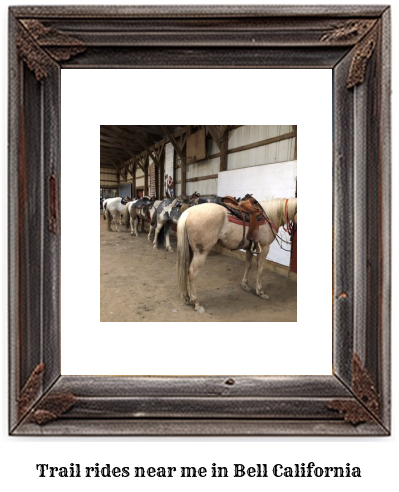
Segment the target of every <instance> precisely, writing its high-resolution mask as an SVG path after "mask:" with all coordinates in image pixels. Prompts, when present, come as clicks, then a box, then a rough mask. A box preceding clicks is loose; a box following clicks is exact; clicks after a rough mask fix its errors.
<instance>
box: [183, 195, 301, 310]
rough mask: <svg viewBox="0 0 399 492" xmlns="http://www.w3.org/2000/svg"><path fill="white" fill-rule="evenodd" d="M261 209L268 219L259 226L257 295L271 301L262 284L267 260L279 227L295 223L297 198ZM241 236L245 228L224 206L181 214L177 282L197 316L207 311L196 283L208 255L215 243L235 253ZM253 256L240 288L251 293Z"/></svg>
mask: <svg viewBox="0 0 399 492" xmlns="http://www.w3.org/2000/svg"><path fill="white" fill-rule="evenodd" d="M261 206H262V207H263V210H264V211H265V215H266V217H265V218H267V220H266V221H265V222H264V223H263V224H262V225H260V226H259V243H260V245H261V252H260V254H258V255H257V263H258V265H257V266H258V270H257V278H256V294H257V295H258V296H259V297H261V298H262V299H268V296H267V295H266V294H265V293H264V292H263V289H262V283H261V275H262V271H263V266H264V263H265V259H266V256H267V254H268V253H269V248H270V245H271V243H272V242H273V241H274V239H275V237H276V231H278V229H279V228H280V226H283V225H287V223H292V221H293V222H295V223H296V220H297V199H296V198H290V199H289V200H288V199H285V198H281V199H275V200H271V201H268V202H261ZM242 236H243V226H242V225H239V224H235V223H232V222H229V220H228V211H227V209H226V208H224V207H223V206H221V205H217V204H215V203H204V204H203V205H201V206H200V207H191V208H189V209H188V210H186V211H185V212H184V213H183V214H182V215H181V217H180V219H179V222H178V224H177V255H178V260H177V267H178V268H177V271H178V283H179V287H180V291H181V294H182V298H183V299H184V301H185V303H186V304H192V305H194V309H195V310H196V311H197V312H198V313H204V312H205V309H204V308H203V306H201V305H200V303H199V301H198V299H197V291H196V287H195V281H196V278H197V276H198V273H199V270H200V268H201V266H202V265H203V264H204V262H205V260H206V257H207V255H208V253H209V252H210V251H211V249H212V248H213V246H215V244H216V243H217V244H220V245H222V246H224V247H225V248H227V249H230V250H235V249H237V247H238V245H239V244H240V242H241V240H242ZM248 246H249V242H248V241H246V243H245V245H244V246H243V249H246V248H248ZM252 256H253V255H252V252H250V251H249V250H248V249H247V251H246V262H245V272H244V277H243V279H242V282H241V287H242V288H243V289H244V290H246V291H250V288H249V286H248V272H249V270H250V268H251V264H252Z"/></svg>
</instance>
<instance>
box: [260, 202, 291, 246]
mask: <svg viewBox="0 0 399 492" xmlns="http://www.w3.org/2000/svg"><path fill="white" fill-rule="evenodd" d="M258 205H259V207H260V209H261V211H262V215H263V217H264V218H265V219H266V222H267V223H268V224H269V226H270V229H271V231H272V233H273V234H274V237H275V239H276V241H277V244H278V245H279V246H280V248H281V249H282V250H283V251H288V252H290V251H291V250H290V249H285V248H283V246H282V243H283V242H284V243H286V244H292V243H293V242H294V241H293V237H294V235H295V232H296V225H295V224H294V221H293V220H289V219H288V198H287V199H286V200H285V202H284V203H283V205H282V210H281V214H280V215H279V224H278V227H277V226H276V225H275V224H274V222H273V221H272V220H271V219H270V218H269V217H268V215H267V214H266V212H265V210H264V208H263V207H262V205H261V204H260V203H258ZM282 216H283V217H284V219H285V220H284V221H283V222H282V221H281V217H282ZM281 226H283V229H284V231H285V232H286V233H287V234H289V235H290V237H291V241H286V240H285V239H283V238H282V237H281V236H279V234H278V231H279V229H280V227H281ZM279 240H280V241H281V242H280V243H279Z"/></svg>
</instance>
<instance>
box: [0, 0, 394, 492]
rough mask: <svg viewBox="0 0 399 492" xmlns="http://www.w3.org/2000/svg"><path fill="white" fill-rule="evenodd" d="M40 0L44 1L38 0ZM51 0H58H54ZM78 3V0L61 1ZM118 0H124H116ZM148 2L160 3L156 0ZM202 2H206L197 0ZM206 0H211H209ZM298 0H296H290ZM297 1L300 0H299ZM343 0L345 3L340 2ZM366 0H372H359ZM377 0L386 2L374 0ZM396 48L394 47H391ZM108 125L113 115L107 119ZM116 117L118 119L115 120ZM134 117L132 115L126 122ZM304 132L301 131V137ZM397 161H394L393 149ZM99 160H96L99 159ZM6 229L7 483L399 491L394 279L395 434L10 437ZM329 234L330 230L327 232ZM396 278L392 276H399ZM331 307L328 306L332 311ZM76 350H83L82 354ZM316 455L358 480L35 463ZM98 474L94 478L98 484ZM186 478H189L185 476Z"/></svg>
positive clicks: (16, 486)
mask: <svg viewBox="0 0 399 492" xmlns="http://www.w3.org/2000/svg"><path fill="white" fill-rule="evenodd" d="M26 3H27V2H26V1H25V2H18V1H14V2H12V4H14V5H15V4H26ZM34 3H35V4H39V3H43V2H34ZM52 3H53V4H54V3H56V2H54V1H53V2H52ZM63 3H65V4H66V3H75V2H67V1H65V2H63ZM85 3H86V4H89V3H95V4H99V3H102V2H100V1H99V0H96V1H95V2H89V1H86V2H85ZM118 3H120V4H122V3H125V2H123V1H122V0H119V2H118ZM151 3H157V2H156V1H155V0H152V2H151ZM174 3H175V4H176V3H179V2H178V1H177V0H176V1H175V2H174ZM184 3H188V1H186V2H184ZM198 3H201V2H198ZM206 3H207V4H209V3H210V1H209V0H208V1H207V2H206ZM222 3H235V2H233V0H231V1H229V2H223V0H219V1H218V4H222ZM253 3H256V2H253ZM285 3H286V4H288V3H293V2H289V1H287V2H285ZM294 3H295V2H294ZM306 3H307V4H310V3H314V4H320V3H324V2H321V1H317V2H310V1H307V2H306ZM337 3H346V2H337ZM360 3H367V2H360ZM371 3H373V4H377V3H385V2H378V1H377V0H374V1H373V2H371ZM6 8H7V4H6V3H3V4H2V7H1V10H2V14H3V15H2V26H1V27H2V29H1V33H2V36H1V39H2V111H1V115H2V132H1V137H2V141H3V145H2V157H3V159H2V161H3V167H2V178H3V179H2V183H3V187H2V204H3V207H2V219H3V223H4V224H5V223H6V217H7V213H6V196H7V187H6V182H7V175H6V166H5V162H6V159H7V154H6V141H7V131H6V124H7V111H6V108H7V90H6V77H7V76H6V74H7V68H6V67H7V65H6V63H7V61H6V60H7V50H6V39H7V11H6ZM393 10H394V11H393V23H394V28H393V32H392V35H393V42H394V48H397V42H396V41H397V36H396V31H397V25H398V24H397V23H398V21H399V19H398V16H397V15H396V12H395V8H394V9H393ZM395 52H396V49H394V53H395ZM396 76H397V69H396V67H394V73H393V82H394V84H395V82H396ZM393 99H394V103H395V109H397V108H396V106H397V105H396V97H395V93H394V97H393ZM395 116H396V115H395V114H394V118H393V135H395V128H396V117H395ZM106 123H107V124H108V123H109V122H106ZM118 123H119V122H118ZM129 123H130V121H129ZM301 138H302V136H301ZM393 150H394V154H393V162H395V160H396V159H395V156H396V152H395V150H396V149H395V148H394V149H393ZM96 165H97V164H96ZM393 173H394V191H395V189H396V187H397V173H396V171H395V166H393ZM397 209H398V202H397V194H396V196H395V192H394V193H393V222H394V223H395V215H396V214H395V210H397ZM396 230H397V228H394V231H393V234H394V236H393V251H395V249H397V248H395V246H396V243H397V232H396ZM5 232H6V228H5V227H3V236H2V242H1V246H2V259H3V262H2V268H3V275H2V279H3V280H2V289H3V296H2V300H3V309H2V321H3V332H2V364H1V369H2V375H1V382H2V405H1V411H2V416H1V447H0V453H1V463H2V466H1V475H0V481H1V483H0V486H1V487H2V490H11V489H13V490H28V489H29V490H41V491H47V490H48V491H50V490H51V491H53V490H54V489H57V490H58V491H64V490H70V489H71V488H72V487H73V489H74V490H76V491H80V490H82V491H83V490H88V489H89V490H90V489H91V488H94V487H95V490H96V491H102V490H104V491H107V492H108V491H109V490H110V489H114V490H117V491H132V490H140V491H150V492H153V491H155V490H159V489H160V488H161V487H162V489H163V490H174V491H180V490H181V491H183V490H184V491H186V490H188V489H189V490H191V491H196V490H201V491H202V490H203V489H204V488H205V487H206V488H207V489H208V490H219V489H221V488H222V487H223V488H228V489H229V490H230V491H240V492H242V490H243V489H247V490H249V491H262V492H263V491H265V490H268V491H273V492H274V491H277V490H279V491H281V492H284V491H288V490H290V491H291V490H292V489H295V490H296V491H302V490H303V491H305V490H306V491H313V490H314V491H319V490H320V489H323V490H324V491H332V490H336V489H337V487H339V488H340V490H342V491H352V490H376V489H382V488H385V489H386V490H389V491H391V490H395V487H396V485H397V483H398V467H397V456H398V453H399V446H398V437H397V415H398V411H397V404H398V400H397V394H398V384H397V362H396V360H395V354H397V353H398V350H397V334H396V330H395V327H396V326H397V321H398V319H397V309H396V308H395V299H396V298H397V294H398V293H397V288H396V282H394V285H393V293H392V294H393V295H392V298H393V304H394V308H395V309H394V311H393V319H392V327H393V355H394V357H393V409H394V415H393V426H392V432H393V434H392V436H391V437H389V438H364V439H355V438H326V437H321V438H289V437H287V438H249V437H242V438H238V437H236V438H126V439H123V438H101V437H98V438H91V439H88V438H77V437H69V438H68V437H64V438H27V437H20V438H16V437H13V438H10V437H8V436H7V355H6V354H7V335H6V328H5V327H6V325H7V313H6V306H7V295H6V289H7V281H6V272H7V252H6V249H7V238H6V233H5ZM328 237H330V236H328ZM396 264H397V262H396V260H395V257H394V258H393V267H394V271H395V267H396ZM394 279H395V277H394ZM329 312H330V311H329ZM78 355H79V354H78ZM309 461H314V462H316V463H317V464H318V465H322V466H334V465H343V466H344V465H345V464H346V463H351V465H353V466H360V467H361V469H362V478H361V479H323V478H320V479H316V478H315V479H299V478H298V479H273V478H268V479H261V478H251V479H249V478H248V479H237V478H236V479H234V478H228V479H226V478H225V479H219V480H216V479H209V478H202V479H199V478H198V479H185V480H183V479H162V480H161V479H140V480H137V479H136V480H135V479H99V478H98V479H91V481H88V479H83V478H82V479H43V478H41V479H40V478H38V473H37V472H36V470H35V464H36V463H49V464H51V465H53V466H63V465H64V466H68V465H69V463H71V462H74V463H81V464H82V465H84V466H92V465H93V464H94V463H100V464H101V465H103V464H105V463H110V464H111V465H112V466H130V467H133V466H138V465H142V466H151V465H152V466H177V467H178V466H185V465H187V466H190V465H193V466H197V467H199V466H206V467H207V468H210V467H211V465H212V463H217V465H219V466H228V467H229V468H230V467H231V466H232V465H233V464H234V463H243V464H246V465H247V466H251V465H253V464H256V463H268V464H269V465H270V464H275V463H282V464H285V465H292V464H294V463H302V462H305V463H307V462H309ZM93 480H94V485H93ZM187 480H189V482H187Z"/></svg>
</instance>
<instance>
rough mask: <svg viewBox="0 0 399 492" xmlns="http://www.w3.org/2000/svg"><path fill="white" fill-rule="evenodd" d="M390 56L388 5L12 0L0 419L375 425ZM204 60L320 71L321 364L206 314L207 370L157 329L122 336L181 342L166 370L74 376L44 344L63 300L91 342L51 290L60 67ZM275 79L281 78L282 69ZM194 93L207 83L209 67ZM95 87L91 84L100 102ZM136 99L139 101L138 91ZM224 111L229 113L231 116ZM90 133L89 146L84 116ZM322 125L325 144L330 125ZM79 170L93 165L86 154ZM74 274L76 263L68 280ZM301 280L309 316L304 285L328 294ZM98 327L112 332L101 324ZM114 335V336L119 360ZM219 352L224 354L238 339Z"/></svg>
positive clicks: (229, 427)
mask: <svg viewBox="0 0 399 492" xmlns="http://www.w3.org/2000/svg"><path fill="white" fill-rule="evenodd" d="M390 56H391V54H390V8H389V7H388V6H361V5H358V6H350V7H349V6H335V7H333V6H316V7H310V6H307V7H300V6H244V5H243V6H229V7H223V6H156V7H155V6H153V7H146V6H131V7H117V6H104V7H100V6H98V7H88V6H73V7H72V6H71V7H69V6H64V7H45V6H29V7H11V8H10V9H9V196H8V200H9V224H10V226H9V368H10V369H9V370H10V377H9V433H10V434H11V435H33V436H35V435H40V436H56V435H58V436H60V435H61V436H67V435H78V436H90V435H92V436H98V435H107V436H115V435H120V436H133V435H143V436H151V435H161V436H163V435H185V436H188V435H202V436H203V435H214V436H223V435H234V436H238V435H258V436H260V435H273V436H287V435H294V436H336V435H342V436H366V435H367V436H386V435H389V434H390V428H391V409H390V377H391V374H390V310H391V301H390V295H391V232H390V228H391V187H390V186H391V162H390V148H391V142H390V138H391V128H390V92H391V86H390V83H391V82H390V60H391V58H390ZM216 69H217V70H226V71H231V73H234V70H241V71H243V70H245V71H247V72H248V74H250V77H251V78H254V79H255V78H256V77H257V75H258V76H259V74H260V73H261V71H262V70H271V71H277V70H286V71H287V74H290V76H291V71H295V70H297V71H298V74H299V72H301V73H306V71H309V75H310V76H308V84H309V85H312V84H315V86H316V85H317V84H318V83H319V82H318V80H319V79H316V78H312V76H311V75H312V74H313V73H315V72H314V71H315V70H322V71H326V73H329V74H330V76H331V77H330V80H331V78H332V84H331V86H329V87H332V90H331V93H332V130H333V131H332V152H331V153H330V155H332V159H331V160H328V161H327V162H325V161H324V162H319V165H320V167H323V169H327V172H328V174H329V175H330V176H331V174H332V204H331V194H330V195H327V196H328V197H329V198H328V200H327V202H328V203H327V204H326V203H324V202H323V196H321V195H320V194H319V195H318V194H315V196H314V197H313V203H312V213H313V214H314V215H315V221H316V222H317V224H318V234H320V230H321V231H322V235H323V240H322V241H320V243H318V244H320V245H321V247H322V248H323V249H324V254H325V255H327V256H329V254H330V247H331V246H330V245H331V244H332V279H333V281H332V319H331V314H330V311H329V310H328V312H325V313H324V314H325V316H323V317H322V318H320V319H319V322H320V326H323V327H324V328H327V329H328V331H329V333H330V335H329V336H330V339H332V354H331V357H332V358H331V360H329V362H328V363H329V365H330V367H331V373H328V374H324V375H306V373H303V374H300V375H284V374H287V372H285V371H284V368H281V369H280V368H279V369H277V370H276V371H270V369H269V368H267V369H265V370H263V369H262V344H259V342H258V343H257V342H256V339H254V340H253V339H250V340H249V338H251V337H250V336H249V335H248V332H246V327H245V326H240V327H239V329H238V331H237V327H236V326H234V323H231V326H230V325H229V324H228V323H225V326H223V332H221V333H222V337H221V339H220V341H218V343H215V341H214V340H213V339H212V336H213V333H212V332H214V331H215V326H217V325H216V324H212V325H211V324H208V326H212V329H211V330H209V328H208V331H206V328H204V331H203V332H201V331H198V332H197V333H196V335H197V337H196V339H193V341H192V344H193V345H196V344H197V343H198V346H197V345H196V347H197V351H200V350H211V351H212V356H213V358H214V359H218V360H219V361H220V362H221V364H220V367H221V368H220V369H218V370H217V371H216V370H215V371H213V370H212V369H211V370H208V368H206V367H205V365H206V363H207V361H206V357H203V359H204V361H203V364H204V368H203V369H201V367H199V368H198V369H196V370H195V372H192V371H190V370H186V368H187V367H188V366H185V364H184V361H185V360H188V359H190V352H189V351H184V352H185V353H181V354H178V353H176V347H175V346H176V343H175V341H174V340H173V337H170V336H169V339H168V337H167V336H166V338H165V343H163V349H162V350H161V351H160V352H156V353H155V352H151V347H149V348H147V347H146V346H145V345H140V346H139V347H134V351H133V350H132V354H133V355H132V357H133V356H135V355H136V354H137V353H138V352H142V353H143V354H144V359H145V358H147V359H148V360H149V361H152V360H155V359H157V360H158V361H161V365H162V361H166V360H167V359H168V358H169V359H171V358H176V357H178V356H181V360H180V366H181V372H179V373H175V372H174V371H173V372H166V373H164V372H160V371H158V370H157V369H154V370H151V364H150V366H149V367H147V366H145V368H144V369H142V370H140V369H138V370H137V371H133V372H134V373H133V374H129V373H124V372H121V371H120V370H115V371H113V370H112V368H111V369H108V368H107V372H105V373H101V374H100V373H99V371H97V370H96V366H95V365H94V362H93V365H92V368H93V371H92V372H91V373H90V374H91V375H72V374H70V373H69V372H68V373H67V374H64V373H63V371H61V347H62V346H64V343H66V341H65V340H66V338H64V333H65V331H66V327H65V326H63V329H62V330H63V335H62V338H61V325H62V323H64V322H61V321H62V319H63V313H64V312H65V311H67V310H70V311H71V313H72V314H73V320H72V323H74V324H76V325H77V326H78V328H79V332H80V334H78V335H77V336H76V335H75V336H74V339H73V345H74V350H75V358H80V359H83V358H85V359H86V360H87V362H88V364H89V367H90V361H91V360H92V358H91V357H92V353H91V352H94V351H95V349H96V346H95V345H92V347H91V348H89V347H88V346H87V345H85V344H84V343H83V339H84V337H85V336H86V335H85V333H86V334H87V332H88V323H89V321H88V322H86V321H84V322H83V321H81V316H80V314H81V311H80V310H79V309H76V306H70V307H69V306H66V305H65V301H63V302H64V303H63V304H62V309H61V300H62V297H63V293H64V291H63V289H61V281H62V272H61V263H62V261H64V260H65V258H68V254H70V255H71V254H72V253H71V251H68V248H67V247H65V246H63V248H62V249H61V231H63V234H64V233H65V231H66V230H68V229H66V228H65V227H63V226H62V224H64V223H65V220H66V219H65V218H66V214H64V213H63V215H62V216H61V202H62V204H63V211H64V210H65V208H66V207H68V208H69V204H70V203H71V201H72V200H73V198H74V195H73V193H71V195H70V196H65V191H64V190H65V188H64V187H62V190H63V193H62V197H61V185H62V183H63V179H64V177H65V176H66V175H67V173H66V172H65V166H66V163H65V160H63V161H62V159H61V148H62V149H64V148H66V147H73V145H74V141H73V140H71V139H69V138H67V139H66V138H65V137H64V133H63V128H62V125H61V121H62V122H63V125H64V121H63V120H62V113H63V112H64V113H65V112H66V111H67V110H66V109H64V106H63V104H64V103H63V102H62V99H63V97H64V96H63V89H64V92H66V86H65V84H64V79H63V83H62V84H61V72H63V73H66V74H68V73H73V72H75V73H79V74H80V75H83V76H85V75H86V76H87V78H88V79H89V77H90V73H93V72H96V71H97V74H96V75H97V77H100V76H101V74H102V71H103V70H106V71H108V72H110V73H112V74H114V75H115V74H118V75H119V74H121V76H122V74H123V73H125V74H126V73H128V71H131V70H135V71H139V70H142V73H143V77H144V78H148V80H150V78H151V77H158V84H159V91H162V74H161V75H160V73H159V72H160V71H164V73H165V80H166V73H167V72H170V71H173V70H175V71H176V74H179V75H180V73H181V72H179V71H182V70H189V71H190V75H192V77H195V75H196V74H200V73H204V71H205V70H216ZM135 76H137V77H140V73H138V72H135ZM89 80H91V79H89ZM185 80H186V81H187V80H188V81H189V80H190V79H189V78H188V79H184V78H181V77H176V81H175V83H176V84H179V83H182V84H185V85H188V84H189V82H184V81H185ZM291 81H292V85H293V86H294V85H295V84H296V78H295V75H294V76H292V77H291ZM91 83H92V85H93V84H95V81H93V82H91ZM208 90H209V91H210V92H213V93H214V94H216V95H217V94H218V93H219V92H221V93H220V97H221V98H222V96H223V91H221V89H220V86H219V85H218V84H216V83H215V82H214V81H213V83H210V84H209V87H208ZM167 93H168V94H170V91H167ZM75 94H77V92H76V91H75ZM110 94H111V96H112V92H111V93H110ZM139 96H140V95H139ZM77 100H78V99H76V101H77ZM105 100H106V97H104V101H101V99H99V106H100V107H101V104H104V105H105V104H106V103H105ZM176 100H177V101H176V103H177V102H178V97H176ZM330 103H331V99H328V101H327V105H330ZM75 104H76V106H77V107H76V118H81V117H82V115H81V114H80V112H81V111H82V108H81V106H80V105H79V103H77V102H75ZM73 105H74V103H73V102H72V104H70V105H69V106H70V107H71V106H72V107H73ZM158 105H159V103H158ZM311 106H312V100H311V99H309V107H311ZM155 107H158V106H157V105H156V104H155ZM61 108H63V111H61ZM148 110H149V113H151V114H152V113H153V111H154V110H153V109H152V108H151V107H150V106H148ZM195 117H198V116H195ZM154 118H155V116H154V114H152V119H150V120H148V121H147V122H156V121H155V120H154ZM237 118H238V119H239V120H241V121H242V120H243V119H244V118H245V115H241V114H238V115H237ZM134 121H137V120H134ZM159 121H160V122H162V119H161V120H159ZM139 122H141V121H139ZM206 122H209V121H206ZM219 122H220V120H219ZM230 122H232V123H234V122H240V121H230ZM288 122H293V121H292V120H291V121H288ZM110 123H114V124H130V120H127V122H121V121H118V122H117V123H115V122H110V121H105V122H102V123H101V124H110ZM87 131H88V133H89V132H90V131H91V130H90V129H88V130H87ZM212 131H213V132H214V133H215V134H217V131H221V128H219V129H218V127H217V126H215V127H213V128H212ZM95 132H97V145H98V133H99V128H98V126H97V127H96V128H95ZM298 132H300V128H299V127H298ZM328 132H329V141H330V143H331V126H330V127H329V129H328V128H327V133H328ZM61 135H62V138H61ZM330 145H331V144H330ZM330 150H331V147H330ZM299 152H300V149H299ZM194 154H195V152H194ZM194 154H193V155H194ZM299 155H300V154H299ZM78 157H79V156H78V155H77V156H76V158H77V159H78ZM300 161H301V157H299V162H300ZM85 163H86V164H87V162H86V161H85ZM90 166H92V167H91V168H90ZM330 166H332V167H330ZM86 167H88V168H89V169H91V170H90V172H91V175H92V176H98V174H97V173H98V163H96V159H95V157H94V159H93V163H92V164H90V165H89V166H86ZM63 169H64V171H63ZM300 172H301V171H299V174H300ZM76 179H77V182H76V183H75V186H77V187H83V186H84V183H86V182H87V181H85V180H83V179H82V177H81V176H80V177H79V175H76ZM93 179H94V178H93ZM96 179H97V178H96ZM309 179H311V177H310V178H309ZM96 183H97V184H96V189H97V191H98V181H96ZM161 184H163V183H161ZM174 184H175V183H174ZM83 194H84V193H83ZM305 200H306V199H304V201H305ZM325 201H326V200H325ZM64 207H65V208H64ZM96 210H97V211H98V207H97V209H96ZM300 210H301V205H300ZM303 210H306V208H305V207H304V208H303ZM331 211H332V218H331ZM76 215H79V214H76ZM305 215H306V213H305ZM97 217H98V215H97ZM300 217H301V212H300ZM61 219H62V222H61ZM68 220H69V219H68ZM74 220H77V216H74ZM82 220H86V219H83V218H82ZM300 221H301V219H300ZM11 224H13V227H11ZM97 225H98V221H97ZM330 225H331V226H332V229H330ZM300 228H301V223H299V229H300ZM331 230H332V243H331V242H330V237H331V236H330V233H331V232H330V231H331ZM306 236H308V237H306ZM96 238H98V230H96ZM301 238H302V239H301V241H303V243H304V244H305V243H306V244H313V243H312V241H313V240H314V238H313V237H312V235H311V234H303V235H302V236H301ZM72 256H73V254H72ZM298 263H299V271H298V278H300V276H301V275H306V266H304V265H302V266H301V257H300V258H299V262H298ZM96 268H97V269H98V265H96ZM63 271H65V267H64V269H63ZM78 274H79V272H78V270H77V271H76V276H77V279H78V278H79V275H78ZM97 282H98V276H97V277H96V280H95V283H97ZM330 285H331V284H330ZM307 287H308V288H307V289H306V292H305V301H301V302H305V303H306V304H305V309H306V310H307V311H308V313H309V319H310V318H311V316H312V315H311V312H312V309H314V306H313V303H315V302H317V301H315V299H314V298H313V297H312V291H313V290H321V291H322V294H323V296H324V298H325V299H328V303H329V299H330V291H329V288H328V289H325V288H324V287H323V288H322V289H320V286H318V285H317V283H316V285H311V286H310V285H308V286H307ZM324 290H325V292H324ZM307 303H308V304H307ZM305 322H306V320H305ZM107 324H108V323H107ZM200 325H202V324H201V323H200V324H199V326H200ZM204 325H205V323H204ZM183 328H184V327H183ZM202 328H203V327H202V326H200V329H201V330H202ZM90 333H92V332H90ZM119 335H120V334H119ZM166 335H167V332H166ZM108 336H109V332H108ZM112 336H115V337H117V336H118V335H117V334H115V333H114V332H112ZM232 337H239V339H240V340H242V351H244V350H245V351H246V352H248V351H251V350H253V353H252V355H253V358H254V359H255V360H256V361H257V363H258V367H259V371H257V373H256V374H254V373H253V372H252V368H251V369H249V370H248V372H246V371H245V369H243V370H241V371H240V373H237V372H234V369H233V372H230V371H231V368H230V366H229V364H228V361H229V359H228V352H229V351H228V350H227V349H226V348H225V345H224V344H223V343H224V341H228V339H229V338H232ZM123 342H124V340H123V337H122V338H121V341H120V346H121V352H120V358H123V357H122V354H123V353H124V352H122V350H123V345H124V343H123ZM125 345H126V343H125ZM305 345H306V346H307V349H308V350H310V351H313V352H314V353H315V354H317V352H319V351H320V347H319V346H318V344H317V341H316V340H314V344H313V343H312V342H311V341H307V342H305ZM309 346H310V347H309ZM244 347H245V349H244ZM251 347H252V348H251ZM283 348H284V347H283ZM296 351H297V354H296V355H297V356H298V357H299V358H303V359H305V358H307V357H308V355H307V354H308V352H305V349H302V348H301V347H300V346H299V345H298V348H297V350H296ZM233 355H234V357H235V358H236V359H239V358H241V356H242V353H240V352H238V353H234V354H233ZM103 358H107V354H106V353H104V354H103ZM63 367H64V366H63ZM154 367H155V366H154ZM264 367H266V366H264ZM224 368H225V369H224ZM68 374H69V375H68ZM87 374H88V372H87ZM106 374H108V375H106ZM109 374H124V375H114V376H110V375H109ZM171 374H173V375H171ZM248 374H251V375H248ZM279 374H280V375H279Z"/></svg>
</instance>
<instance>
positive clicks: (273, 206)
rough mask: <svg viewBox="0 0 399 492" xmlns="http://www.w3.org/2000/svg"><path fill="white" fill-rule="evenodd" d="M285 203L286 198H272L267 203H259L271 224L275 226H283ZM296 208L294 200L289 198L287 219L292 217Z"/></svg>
mask: <svg viewBox="0 0 399 492" xmlns="http://www.w3.org/2000/svg"><path fill="white" fill-rule="evenodd" d="M285 201H286V198H274V199H273V200H268V201H267V202H261V205H262V207H263V209H264V210H265V212H266V214H267V215H268V216H269V217H270V218H271V219H272V220H273V222H275V224H276V225H278V224H279V223H280V224H283V223H284V222H285V217H284V212H285ZM296 206H297V201H296V199H295V198H290V199H289V200H288V217H291V218H293V217H294V215H295V210H296Z"/></svg>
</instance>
